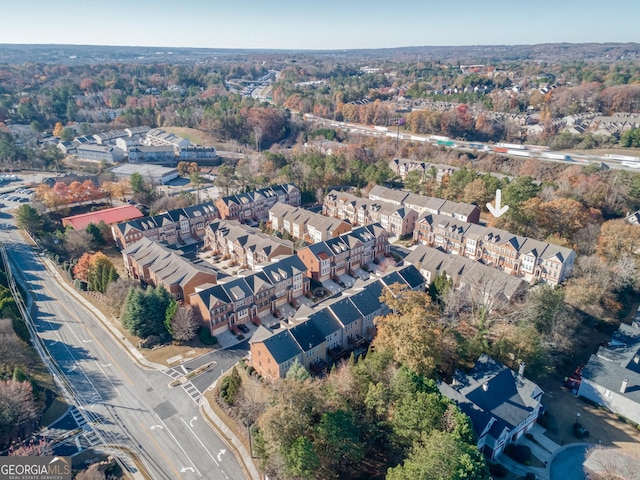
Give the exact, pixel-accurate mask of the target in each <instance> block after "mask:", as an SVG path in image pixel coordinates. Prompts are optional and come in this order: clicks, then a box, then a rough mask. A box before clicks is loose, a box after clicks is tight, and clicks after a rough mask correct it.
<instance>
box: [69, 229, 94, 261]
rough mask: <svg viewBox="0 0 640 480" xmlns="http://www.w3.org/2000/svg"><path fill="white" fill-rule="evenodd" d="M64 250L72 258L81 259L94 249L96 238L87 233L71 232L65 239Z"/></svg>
mask: <svg viewBox="0 0 640 480" xmlns="http://www.w3.org/2000/svg"><path fill="white" fill-rule="evenodd" d="M64 248H65V250H66V251H67V253H68V254H69V257H71V258H80V257H81V256H82V254H83V253H85V252H86V251H87V250H92V249H93V248H94V238H93V236H91V234H89V233H87V232H86V231H84V230H83V231H81V232H78V231H76V230H71V231H69V232H68V233H67V235H66V237H65V239H64Z"/></svg>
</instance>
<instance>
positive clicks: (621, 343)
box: [582, 323, 640, 408]
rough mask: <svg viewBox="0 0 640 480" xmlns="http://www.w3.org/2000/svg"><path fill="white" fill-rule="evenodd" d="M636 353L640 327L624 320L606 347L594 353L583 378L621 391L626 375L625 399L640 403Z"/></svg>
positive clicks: (639, 353)
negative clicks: (626, 323)
mask: <svg viewBox="0 0 640 480" xmlns="http://www.w3.org/2000/svg"><path fill="white" fill-rule="evenodd" d="M634 325H635V324H634ZM636 356H640V328H636V327H634V326H633V325H625V324H624V323H622V324H620V327H619V328H618V330H617V331H616V332H615V333H614V334H613V337H612V339H611V341H610V342H609V343H608V344H607V346H601V347H600V348H598V351H597V352H596V354H595V355H591V357H590V358H589V362H588V363H587V365H586V366H585V367H584V368H583V369H582V378H583V379H586V380H589V381H590V382H592V383H595V384H597V385H600V386H601V387H604V388H606V389H608V390H610V391H612V392H619V391H620V386H621V385H622V380H623V379H625V378H626V379H627V389H626V391H625V393H624V396H625V398H628V399H630V400H633V401H634V402H636V403H637V404H640V360H639V361H638V363H636V362H635V358H636ZM639 358H640V357H639ZM638 408H640V406H639V407H638Z"/></svg>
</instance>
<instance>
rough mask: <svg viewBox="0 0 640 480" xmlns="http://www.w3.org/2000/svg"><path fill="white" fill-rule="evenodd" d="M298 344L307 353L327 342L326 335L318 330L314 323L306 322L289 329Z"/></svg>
mask: <svg viewBox="0 0 640 480" xmlns="http://www.w3.org/2000/svg"><path fill="white" fill-rule="evenodd" d="M289 332H291V335H293V337H294V338H295V340H296V342H297V343H298V345H299V346H300V348H301V349H302V351H304V352H306V351H309V350H311V349H312V348H315V347H317V346H318V345H320V344H322V342H324V341H325V335H323V334H322V332H321V331H320V330H319V329H318V327H317V326H316V325H315V323H314V322H310V321H306V322H302V323H299V324H298V325H296V326H294V327H291V328H290V329H289Z"/></svg>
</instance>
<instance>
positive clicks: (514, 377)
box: [443, 354, 542, 429]
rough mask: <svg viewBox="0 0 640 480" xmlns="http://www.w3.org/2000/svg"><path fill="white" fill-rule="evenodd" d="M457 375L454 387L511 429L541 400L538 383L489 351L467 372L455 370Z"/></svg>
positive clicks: (476, 405)
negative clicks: (490, 354) (508, 366)
mask: <svg viewBox="0 0 640 480" xmlns="http://www.w3.org/2000/svg"><path fill="white" fill-rule="evenodd" d="M454 379H455V384H454V385H452V388H453V389H455V390H456V391H457V392H458V393H459V394H460V395H462V396H463V397H464V398H465V399H466V400H467V401H469V402H471V403H472V404H473V405H475V407H477V408H479V409H480V410H482V411H483V412H485V413H486V414H489V415H491V416H492V417H494V418H495V419H496V420H497V421H498V422H502V423H503V424H504V425H506V426H507V427H508V428H510V429H511V428H513V427H515V426H516V425H518V424H519V423H520V422H522V421H523V420H525V419H526V418H527V417H529V415H531V413H532V412H533V411H534V410H535V409H536V407H538V406H539V404H540V401H539V400H540V397H539V395H541V394H542V390H541V389H540V387H539V386H538V385H536V384H535V383H534V382H532V381H531V380H528V379H527V378H525V377H523V376H521V375H518V373H517V372H514V371H513V370H511V369H509V368H507V367H505V366H504V365H503V364H501V363H499V362H497V361H495V360H494V359H492V358H491V357H489V356H488V355H486V354H482V355H481V356H480V358H479V359H478V361H477V362H476V365H475V366H474V367H473V369H472V370H471V371H470V372H469V373H468V374H464V373H462V372H460V371H456V373H455V375H454ZM443 393H445V392H443ZM533 397H538V398H537V399H534V398H533Z"/></svg>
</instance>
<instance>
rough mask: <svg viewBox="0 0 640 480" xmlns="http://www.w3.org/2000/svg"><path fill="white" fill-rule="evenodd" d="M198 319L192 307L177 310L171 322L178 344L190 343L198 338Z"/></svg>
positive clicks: (174, 337)
mask: <svg viewBox="0 0 640 480" xmlns="http://www.w3.org/2000/svg"><path fill="white" fill-rule="evenodd" d="M197 331H198V319H197V318H196V315H195V313H194V312H193V308H191V306H181V307H178V309H177V310H176V313H175V315H174V316H173V319H172V320H171V332H172V333H173V339H174V340H177V341H178V342H188V341H189V340H191V339H193V338H194V337H195V336H196V332H197Z"/></svg>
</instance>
